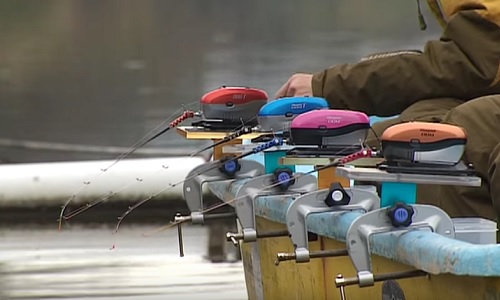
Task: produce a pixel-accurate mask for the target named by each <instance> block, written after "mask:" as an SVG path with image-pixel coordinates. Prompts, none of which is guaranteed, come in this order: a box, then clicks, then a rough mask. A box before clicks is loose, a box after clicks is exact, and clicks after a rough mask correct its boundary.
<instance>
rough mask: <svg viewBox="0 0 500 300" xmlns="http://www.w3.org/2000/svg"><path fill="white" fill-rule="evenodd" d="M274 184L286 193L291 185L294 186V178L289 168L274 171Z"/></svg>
mask: <svg viewBox="0 0 500 300" xmlns="http://www.w3.org/2000/svg"><path fill="white" fill-rule="evenodd" d="M274 182H275V183H278V184H279V185H278V187H279V188H280V190H282V191H286V190H287V189H288V188H289V187H290V186H291V185H294V184H295V178H294V177H293V172H292V170H291V169H290V168H278V169H276V170H275V171H274Z"/></svg>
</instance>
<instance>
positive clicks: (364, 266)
mask: <svg viewBox="0 0 500 300" xmlns="http://www.w3.org/2000/svg"><path fill="white" fill-rule="evenodd" d="M414 229H431V230H432V231H433V232H435V233H437V234H440V235H443V236H446V237H450V238H454V237H455V228H454V226H453V222H452V220H451V218H450V217H449V216H448V214H446V212H444V211H443V210H442V209H440V208H438V207H436V206H432V205H422V204H415V205H406V204H403V203H396V205H395V206H393V207H385V208H381V209H377V210H374V211H371V212H368V213H366V214H363V215H361V216H359V217H358V218H357V219H356V220H354V222H353V223H352V224H351V226H350V227H349V230H348V232H347V237H346V243H347V250H348V252H349V256H350V257H351V260H352V262H353V264H354V266H355V267H356V270H357V271H358V274H357V275H358V276H357V279H346V280H345V282H349V281H355V282H358V284H359V286H360V287H364V286H372V285H373V284H374V282H375V280H374V276H373V273H372V265H371V257H370V245H369V239H370V236H371V235H373V234H377V233H383V232H395V231H409V230H414Z"/></svg>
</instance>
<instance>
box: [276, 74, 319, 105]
mask: <svg viewBox="0 0 500 300" xmlns="http://www.w3.org/2000/svg"><path fill="white" fill-rule="evenodd" d="M312 77H313V75H312V74H306V73H297V74H294V75H292V76H291V77H290V78H289V79H288V81H287V82H286V83H285V84H284V85H283V86H282V87H281V88H280V89H279V90H278V92H277V93H276V96H275V99H278V98H283V97H295V96H298V97H300V96H312Z"/></svg>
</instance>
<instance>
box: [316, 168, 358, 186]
mask: <svg viewBox="0 0 500 300" xmlns="http://www.w3.org/2000/svg"><path fill="white" fill-rule="evenodd" d="M334 182H338V183H340V184H341V185H342V186H343V187H345V188H347V187H349V186H350V184H351V182H350V179H349V178H345V177H341V176H338V175H337V170H336V168H335V167H331V168H326V169H323V170H320V171H319V172H318V189H328V188H330V185H331V184H332V183H334Z"/></svg>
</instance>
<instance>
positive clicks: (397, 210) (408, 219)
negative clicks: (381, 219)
mask: <svg viewBox="0 0 500 300" xmlns="http://www.w3.org/2000/svg"><path fill="white" fill-rule="evenodd" d="M414 214H415V210H414V209H413V207H412V206H411V205H408V204H406V203H404V202H397V203H396V204H395V205H394V206H393V207H391V208H389V209H387V217H389V219H390V220H391V223H392V226H394V227H408V226H410V225H411V223H412V218H413V215H414Z"/></svg>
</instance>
